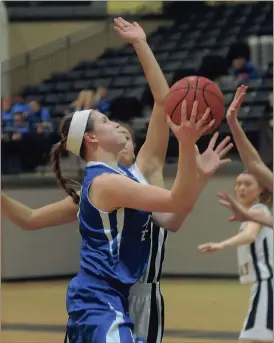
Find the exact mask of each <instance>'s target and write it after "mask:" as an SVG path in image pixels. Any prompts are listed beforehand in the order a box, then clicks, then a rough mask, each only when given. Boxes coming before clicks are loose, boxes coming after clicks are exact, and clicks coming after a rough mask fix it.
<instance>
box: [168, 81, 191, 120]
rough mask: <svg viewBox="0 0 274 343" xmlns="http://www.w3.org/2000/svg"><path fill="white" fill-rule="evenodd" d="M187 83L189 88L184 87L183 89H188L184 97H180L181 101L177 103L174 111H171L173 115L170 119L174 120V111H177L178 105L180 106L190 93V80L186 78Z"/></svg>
mask: <svg viewBox="0 0 274 343" xmlns="http://www.w3.org/2000/svg"><path fill="white" fill-rule="evenodd" d="M186 83H187V88H186V87H184V88H182V89H187V91H186V93H185V95H184V97H183V98H180V100H179V102H178V103H177V104H176V106H175V107H174V109H173V111H172V113H171V116H170V119H171V120H172V117H173V115H174V113H175V112H176V110H177V108H178V106H180V104H181V103H182V102H183V101H184V99H185V98H186V96H187V94H188V92H189V82H188V80H186Z"/></svg>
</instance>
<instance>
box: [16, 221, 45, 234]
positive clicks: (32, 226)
mask: <svg viewBox="0 0 274 343" xmlns="http://www.w3.org/2000/svg"><path fill="white" fill-rule="evenodd" d="M20 228H21V229H22V230H24V231H35V230H39V229H41V228H42V227H41V225H38V224H37V223H35V221H32V220H31V219H30V220H28V221H26V222H24V223H21V224H20Z"/></svg>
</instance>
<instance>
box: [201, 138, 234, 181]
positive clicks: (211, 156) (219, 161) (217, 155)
mask: <svg viewBox="0 0 274 343" xmlns="http://www.w3.org/2000/svg"><path fill="white" fill-rule="evenodd" d="M218 137H219V133H218V132H216V133H215V134H214V135H213V137H212V138H211V140H210V142H209V144H208V147H207V149H206V150H205V151H204V152H203V153H202V154H200V153H199V152H198V153H197V167H198V172H199V173H200V174H201V175H202V176H204V177H206V178H210V177H211V176H212V175H213V174H214V173H215V172H216V170H217V169H218V168H219V167H221V166H223V165H225V164H227V163H230V162H231V160H230V159H229V158H224V157H225V156H226V154H227V153H228V152H229V151H230V150H231V149H232V147H233V144H232V143H231V142H230V137H229V136H227V137H225V138H224V139H223V140H222V141H221V142H220V143H219V144H218V145H217V147H215V146H216V142H217V139H218Z"/></svg>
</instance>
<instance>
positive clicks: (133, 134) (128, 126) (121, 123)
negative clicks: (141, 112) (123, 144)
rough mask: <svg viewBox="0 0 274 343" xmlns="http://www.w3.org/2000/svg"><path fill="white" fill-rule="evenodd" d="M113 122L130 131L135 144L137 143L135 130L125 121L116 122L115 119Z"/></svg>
mask: <svg viewBox="0 0 274 343" xmlns="http://www.w3.org/2000/svg"><path fill="white" fill-rule="evenodd" d="M113 121H115V123H117V124H119V125H120V126H122V127H124V128H125V129H126V130H128V132H129V134H130V136H131V139H132V141H133V143H134V142H135V132H134V130H133V128H132V127H131V126H130V125H129V124H128V123H125V122H123V121H120V120H115V119H113Z"/></svg>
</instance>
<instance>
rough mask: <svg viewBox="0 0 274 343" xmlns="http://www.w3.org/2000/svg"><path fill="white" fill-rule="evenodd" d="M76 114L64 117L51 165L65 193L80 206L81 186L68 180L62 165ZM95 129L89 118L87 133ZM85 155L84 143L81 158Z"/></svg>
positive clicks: (53, 150) (52, 153)
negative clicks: (79, 192) (79, 193)
mask: <svg viewBox="0 0 274 343" xmlns="http://www.w3.org/2000/svg"><path fill="white" fill-rule="evenodd" d="M73 115H74V113H72V114H68V115H66V116H65V117H64V119H63V121H62V123H61V126H60V132H61V137H62V139H61V141H60V142H58V143H56V144H55V145H54V146H53V147H52V149H51V163H52V166H53V170H54V172H55V175H56V178H57V180H58V182H59V184H60V185H61V187H62V188H63V189H64V190H65V192H66V193H67V194H68V195H69V196H70V197H72V199H73V201H74V202H75V204H77V205H78V204H79V202H80V196H79V195H78V194H77V191H80V188H81V184H80V183H78V182H76V181H74V180H71V179H68V178H66V177H64V176H63V175H62V172H61V165H60V156H61V154H62V152H64V151H66V144H67V137H68V133H69V127H70V123H71V121H72V117H73ZM93 129H94V127H93V119H92V116H91V115H90V116H89V119H88V121H87V126H86V130H85V132H92V131H93ZM84 155H85V145H84V144H83V142H82V145H81V150H80V157H81V158H82V159H84Z"/></svg>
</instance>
